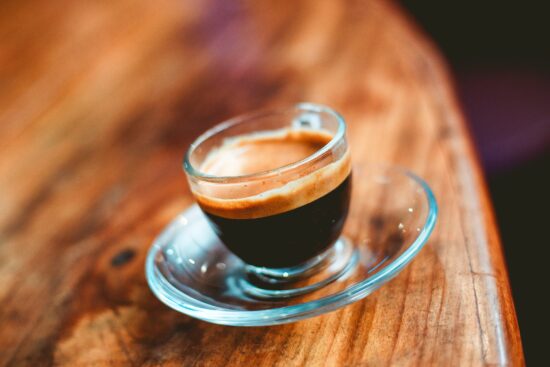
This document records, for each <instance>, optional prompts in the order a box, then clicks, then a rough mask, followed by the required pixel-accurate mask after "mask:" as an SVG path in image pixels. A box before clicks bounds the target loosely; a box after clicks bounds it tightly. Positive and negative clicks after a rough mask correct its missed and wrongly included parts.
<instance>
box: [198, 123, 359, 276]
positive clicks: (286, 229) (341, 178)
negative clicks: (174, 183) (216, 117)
mask: <svg viewBox="0 0 550 367" xmlns="http://www.w3.org/2000/svg"><path fill="white" fill-rule="evenodd" d="M331 139H332V136H331V135H330V134H329V133H327V132H324V131H315V130H290V129H289V130H281V131H277V132H270V133H264V134H253V135H247V136H241V137H238V138H235V139H232V140H230V141H227V142H226V144H224V145H223V146H222V147H220V148H219V149H217V150H216V151H214V152H212V153H211V154H210V155H209V156H208V157H207V159H206V160H205V161H204V163H203V164H202V166H201V171H203V172H205V173H209V174H211V175H216V176H241V175H247V174H253V173H258V172H266V171H269V170H273V169H276V168H279V167H282V166H286V165H289V164H292V163H295V162H298V161H300V160H303V159H305V158H307V157H309V156H311V155H312V154H313V153H315V152H317V151H318V150H319V149H321V148H322V147H323V146H324V145H326V144H327V143H328V142H329V141H330V140H331ZM350 193H351V174H350V161H349V154H348V153H347V152H346V153H345V154H344V155H343V156H342V157H341V158H339V159H338V160H337V161H336V162H330V163H329V164H326V165H323V166H321V167H320V168H319V169H314V170H311V172H309V171H307V170H306V171H305V173H304V174H300V175H299V177H298V178H295V179H293V180H289V181H288V182H285V181H283V182H281V181H280V180H265V181H251V182H247V183H246V184H235V185H226V186H223V187H220V186H217V187H216V186H212V187H202V190H201V193H200V194H199V193H195V196H196V198H197V201H198V203H199V205H200V206H201V208H202V210H203V211H204V212H205V214H206V215H207V217H208V218H209V220H210V224H211V226H212V228H213V229H214V231H215V233H216V234H217V235H218V237H219V238H220V239H221V240H222V241H223V242H224V244H225V245H226V246H227V247H228V248H229V249H230V250H231V251H232V252H233V253H234V254H236V255H237V256H239V257H240V258H241V259H242V260H244V261H245V262H246V263H248V264H251V265H255V266H263V267H270V268H284V267H290V266H295V265H299V264H300V263H303V262H304V261H306V260H308V259H311V258H312V257H314V256H315V255H317V254H320V253H322V252H323V251H325V250H326V249H327V248H328V247H330V245H332V243H334V241H335V240H336V239H337V238H338V236H339V235H340V233H341V231H342V227H343V225H344V222H345V219H346V217H347V214H348V207H349V200H350Z"/></svg>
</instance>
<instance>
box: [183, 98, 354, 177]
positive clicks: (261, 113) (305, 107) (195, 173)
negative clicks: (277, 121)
mask: <svg viewBox="0 0 550 367" xmlns="http://www.w3.org/2000/svg"><path fill="white" fill-rule="evenodd" d="M292 110H302V111H304V112H314V113H328V114H329V115H332V116H333V117H334V118H336V121H337V122H338V130H337V131H336V134H334V136H333V137H332V139H331V140H330V141H329V142H328V143H327V144H325V145H324V146H323V147H322V148H321V149H319V150H317V151H316V152H315V153H313V154H311V155H309V156H307V157H306V158H304V159H302V160H299V161H297V162H294V163H290V164H287V165H284V166H281V167H277V168H273V169H271V170H266V171H260V172H255V173H250V174H246V175H235V176H216V175H211V174H208V173H205V172H201V171H200V170H199V169H198V168H195V167H194V166H193V165H192V164H191V161H190V158H191V154H193V152H194V150H195V149H196V148H197V147H199V146H200V145H201V144H202V143H203V142H204V141H206V140H207V139H209V138H211V137H212V136H214V135H216V134H218V133H220V132H222V131H224V130H226V129H228V128H230V127H233V126H235V125H238V124H241V123H245V122H247V121H250V120H253V119H257V118H261V117H265V116H268V115H274V114H281V113H284V112H288V111H292ZM345 133H346V123H345V120H344V118H343V117H342V115H340V114H339V113H338V112H336V111H335V110H333V109H332V108H330V107H328V106H325V105H322V104H317V103H310V102H300V103H297V104H295V105H293V106H291V107H286V108H276V109H262V110H257V111H253V112H249V113H245V114H242V115H238V116H236V117H233V118H231V119H229V120H226V121H224V122H221V123H219V124H217V125H215V126H214V127H212V128H210V129H208V130H206V131H205V132H204V133H202V134H201V135H200V136H199V137H198V138H197V139H195V141H193V143H191V145H190V146H189V149H187V152H186V153H185V156H184V159H183V169H184V171H185V172H186V173H187V174H188V175H189V176H191V177H193V178H195V179H198V180H201V181H207V182H215V183H235V182H242V181H246V180H252V179H258V178H267V177H272V176H277V175H281V174H282V173H284V172H288V171H291V170H293V169H295V168H297V167H300V166H303V165H306V164H309V163H312V162H315V161H317V160H319V159H321V158H323V157H324V156H325V155H326V154H327V152H329V151H330V150H331V149H332V148H333V147H334V146H335V145H336V143H338V142H339V141H340V140H341V139H342V138H344V137H345Z"/></svg>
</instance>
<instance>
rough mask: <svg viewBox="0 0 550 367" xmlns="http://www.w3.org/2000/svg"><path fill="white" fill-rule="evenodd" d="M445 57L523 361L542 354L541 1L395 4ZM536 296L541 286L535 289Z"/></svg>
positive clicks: (547, 132) (549, 89)
mask: <svg viewBox="0 0 550 367" xmlns="http://www.w3.org/2000/svg"><path fill="white" fill-rule="evenodd" d="M401 4H402V5H403V6H404V7H405V8H406V9H407V10H408V11H409V13H410V14H411V15H412V16H413V17H414V18H415V20H416V22H417V24H419V25H420V26H421V27H423V28H424V31H425V32H426V33H428V34H429V36H430V37H431V39H432V40H433V41H434V42H435V43H436V44H437V46H438V48H439V49H440V50H441V52H442V53H443V54H444V55H445V57H446V59H447V61H448V63H449V64H450V67H451V69H452V71H453V76H454V78H455V83H456V88H457V92H458V94H459V98H460V101H461V103H462V107H463V109H464V112H465V114H466V118H467V120H468V121H469V123H470V130H471V132H472V134H473V136H474V139H475V141H476V144H477V150H478V153H479V155H480V159H481V161H482V163H483V167H484V169H485V174H486V178H487V182H488V185H489V190H490V194H491V197H492V200H493V205H494V208H495V212H496V217H497V221H498V224H499V229H500V233H501V237H502V242H503V245H504V250H505V254H506V260H507V263H508V268H509V273H510V278H511V283H512V292H513V296H514V299H515V305H516V311H517V313H518V319H519V326H520V330H521V335H522V339H523V347H524V350H525V357H526V360H527V363H528V364H529V363H533V362H535V361H546V360H547V357H546V354H543V350H544V349H543V348H545V346H543V344H545V338H543V337H542V335H543V334H542V332H543V329H542V320H543V319H545V318H546V315H545V314H544V313H545V311H546V307H544V308H545V310H543V302H541V301H540V298H541V288H540V287H537V285H538V284H540V283H541V279H543V278H544V279H546V278H547V277H546V276H545V275H544V269H545V268H547V266H546V264H543V261H544V259H545V257H544V255H542V254H541V253H540V251H544V250H545V247H546V246H547V245H548V244H549V241H548V237H547V236H546V233H547V229H546V225H548V224H547V222H548V219H549V215H548V212H547V207H548V204H550V203H549V200H548V189H549V188H550V182H549V179H548V177H550V175H549V169H550V158H549V143H550V41H549V37H550V22H549V21H548V12H547V11H545V8H546V6H545V3H544V2H533V1H527V2H521V3H517V2H501V1H499V2H497V1H455V2H448V1H412V0H410V1H408V0H406V1H402V2H401ZM543 289H544V286H543Z"/></svg>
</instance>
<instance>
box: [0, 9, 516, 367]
mask: <svg viewBox="0 0 550 367" xmlns="http://www.w3.org/2000/svg"><path fill="white" fill-rule="evenodd" d="M0 41H1V42H0V138H1V139H0V142H1V143H0V233H1V234H0V325H1V327H0V365H3V366H22V365H28V366H39V365H51V364H55V365H61V366H103V365H109V366H111V365H113V366H115V365H116V366H118V365H133V366H140V365H144V366H154V365H161V364H165V365H170V366H180V365H212V366H217V365H225V364H228V365H233V366H245V365H246V366H271V365H278V366H294V365H313V366H315V365H319V366H323V365H327V366H367V365H368V366H377V365H388V364H392V365H403V366H408V365H417V366H427V365H436V366H458V365H460V366H467V365H505V364H509V365H523V364H524V362H523V353H522V347H521V342H520V336H519V331H518V325H517V321H516V316H515V313H514V305H513V302H512V298H511V293H510V287H509V284H508V278H507V273H506V267H505V264H504V259H503V255H502V252H501V246H500V241H499V237H498V233H497V229H496V226H495V220H494V216H493V214H492V209H491V204H490V202H489V199H488V196H487V192H486V189H485V184H484V182H483V177H482V173H481V170H480V168H479V164H478V160H477V158H476V156H475V153H474V150H473V148H472V143H471V138H470V137H469V136H468V133H467V131H466V128H465V123H464V118H463V116H462V114H461V110H460V107H459V106H458V104H457V102H456V97H455V95H454V92H453V87H452V83H451V81H450V80H449V77H448V71H447V70H446V68H445V65H444V62H443V61H442V60H441V58H440V56H439V55H438V53H437V51H436V50H435V49H434V46H433V45H432V44H431V43H430V42H429V41H427V40H426V38H425V37H424V36H423V35H422V34H421V32H420V31H419V30H418V29H417V27H416V26H415V25H414V24H413V23H412V22H411V20H410V19H408V18H407V17H406V16H405V15H404V14H403V12H402V11H401V10H400V9H399V8H398V7H397V6H396V5H395V4H392V3H388V2H386V1H378V0H376V1H374V0H373V1H349V2H341V1H319V0H315V1H314V0H304V1H294V2H281V1H271V2H266V1H247V2H244V1H243V2H240V1H223V0H218V1H213V0H211V1H199V0H186V1H183V0H174V1H171V0H160V1H146V0H122V1H117V2H114V1H75V0H59V1H33V0H22V1H5V2H2V5H0ZM304 100H305V101H312V102H319V103H326V104H328V105H331V106H333V107H334V108H336V109H337V110H339V111H341V112H342V114H343V115H344V116H345V117H346V119H347V121H348V123H349V136H350V143H351V148H352V152H353V154H354V156H357V157H362V158H363V159H364V160H367V161H373V162H379V161H382V162H388V163H392V164H399V165H402V166H405V167H408V168H410V169H412V170H413V171H415V172H417V173H418V174H420V175H421V176H423V177H424V178H425V179H426V180H427V181H428V182H429V183H430V185H431V186H432V187H433V189H434V191H435V194H436V196H437V199H438V202H439V205H440V217H439V220H438V224H437V227H436V230H435V232H434V233H433V236H432V237H431V239H430V241H429V242H428V244H427V246H426V247H425V248H424V249H423V250H422V252H421V253H420V255H419V256H418V257H417V258H416V259H415V260H414V261H413V262H412V263H411V265H410V266H408V267H407V268H406V269H405V270H404V271H403V272H402V273H401V275H399V276H398V277H397V278H396V279H394V280H393V281H392V282H390V283H389V284H388V285H386V286H384V287H383V288H381V289H380V290H378V291H377V292H375V293H374V294H373V295H371V296H369V297H368V298H367V299H365V300H362V301H360V302H357V303H355V304H353V305H351V306H348V307H345V308H343V309H340V310H338V311H335V312H332V313H330V314H327V315H325V316H321V317H316V318H313V319H309V320H306V321H301V322H298V323H294V324H288V325H282V326H276V327H265V328H259V327H258V328H235V327H223V326H216V325H211V324H207V323H205V322H201V321H198V320H194V319H191V318H190V317H187V316H185V315H182V314H179V313H177V312H175V311H172V310H170V309H169V308H167V307H166V306H164V305H163V304H161V303H160V302H159V301H158V300H157V299H156V298H155V297H154V296H153V295H152V293H151V292H150V291H149V289H148V287H147V284H146V281H145V278H144V269H143V267H144V266H143V265H144V257H145V254H146V252H147V250H148V247H149V245H150V244H151V241H152V240H153V238H154V237H155V235H156V234H158V233H159V231H160V230H161V229H162V228H163V226H164V225H165V224H166V223H167V222H168V221H169V220H170V219H171V218H172V217H173V216H174V215H175V214H176V213H178V212H179V211H181V210H182V209H184V208H185V207H186V206H188V205H190V204H191V202H192V200H191V197H190V195H189V192H188V189H187V185H186V183H185V179H184V175H183V173H182V170H181V166H180V163H181V160H182V154H183V152H184V150H185V149H186V148H187V146H188V144H189V143H190V142H191V141H192V140H193V139H194V138H195V137H196V136H197V135H198V134H199V133H200V132H201V131H203V130H205V129H206V128H208V127H210V126H212V125H214V124H215V123H217V122H220V121H221V120H223V119H225V118H228V117H230V116H233V115H236V114H239V113H242V112H245V111H249V110H253V109H257V108H260V107H268V106H280V105H284V104H288V103H294V102H296V101H304Z"/></svg>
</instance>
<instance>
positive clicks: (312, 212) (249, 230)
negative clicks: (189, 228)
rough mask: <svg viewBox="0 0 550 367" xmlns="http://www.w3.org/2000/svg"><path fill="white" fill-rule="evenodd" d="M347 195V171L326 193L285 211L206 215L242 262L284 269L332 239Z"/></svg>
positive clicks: (338, 229) (345, 211)
mask: <svg viewBox="0 0 550 367" xmlns="http://www.w3.org/2000/svg"><path fill="white" fill-rule="evenodd" d="M350 194H351V174H350V175H348V177H347V178H346V179H345V180H344V181H342V183H341V184H340V185H338V186H337V187H336V188H335V189H334V190H332V191H330V192H329V193H327V194H326V195H324V196H322V197H320V198H318V199H317V200H314V201H312V202H310V203H308V204H306V205H303V206H301V207H298V208H295V209H292V210H290V211H287V212H283V213H279V214H275V215H270V216H266V217H261V218H254V219H233V218H224V217H220V216H216V215H213V214H210V213H208V212H206V215H207V216H208V218H209V219H210V221H211V224H212V227H213V228H214V231H215V232H216V234H217V235H218V236H219V238H220V239H221V240H222V241H223V242H224V243H225V245H226V246H227V247H228V248H229V249H230V250H231V251H232V252H233V253H235V254H236V255H237V256H239V257H240V258H241V259H242V260H244V261H245V262H246V263H248V264H251V265H255V266H265V267H270V268H284V267H290V266H295V265H299V264H300V263H303V262H304V261H306V260H308V259H311V258H312V257H314V256H315V255H318V254H320V253H322V252H323V251H324V250H326V249H327V248H328V247H330V245H332V244H333V242H334V241H336V239H337V238H338V236H339V235H340V232H341V230H342V227H343V225H344V222H345V220H346V217H347V214H348V207H349V200H350Z"/></svg>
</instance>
